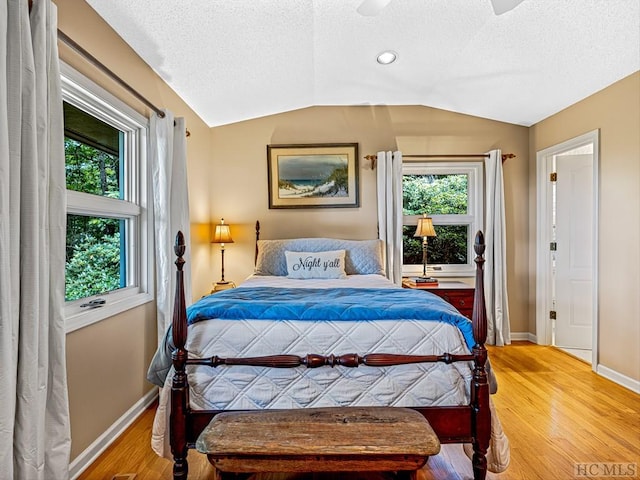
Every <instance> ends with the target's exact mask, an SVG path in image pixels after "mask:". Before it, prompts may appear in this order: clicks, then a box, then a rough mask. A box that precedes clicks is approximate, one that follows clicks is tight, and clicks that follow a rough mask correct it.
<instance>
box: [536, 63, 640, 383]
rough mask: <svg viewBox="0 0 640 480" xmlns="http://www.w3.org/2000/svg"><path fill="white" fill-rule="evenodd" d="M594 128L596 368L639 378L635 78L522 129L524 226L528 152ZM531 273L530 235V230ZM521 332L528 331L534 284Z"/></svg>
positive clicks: (639, 142) (639, 156)
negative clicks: (526, 138)
mask: <svg viewBox="0 0 640 480" xmlns="http://www.w3.org/2000/svg"><path fill="white" fill-rule="evenodd" d="M595 129H599V130H600V185H599V189H600V196H599V199H598V200H599V201H598V204H599V212H598V214H599V219H600V220H599V227H598V236H599V244H598V257H599V261H598V270H599V275H598V284H599V291H598V302H599V309H598V316H599V331H598V344H599V359H598V360H599V363H600V364H601V365H603V366H605V367H607V368H610V369H612V370H615V371H616V372H619V373H621V374H623V375H626V376H628V377H630V378H632V379H634V380H636V381H638V380H640V295H639V292H640V248H638V246H639V245H640V73H638V72H636V73H634V74H633V75H631V76H629V77H627V78H625V79H623V80H621V81H619V82H617V83H615V84H613V85H611V86H610V87H608V88H606V89H604V90H602V91H600V92H598V93H596V94H594V95H592V96H590V97H589V98H587V99H585V100H583V101H581V102H579V103H577V104H575V105H573V106H571V107H569V108H567V109H566V110H563V111H562V112H559V113H557V114H556V115H553V116H552V117H549V118H547V119H546V120H544V121H542V122H540V123H538V124H536V125H534V126H533V127H531V129H530V152H529V156H530V158H531V159H532V161H531V164H530V168H529V178H530V181H529V184H530V205H531V207H530V214H529V224H530V225H533V223H534V222H535V219H536V208H535V205H536V200H535V178H536V166H535V158H536V152H537V151H540V150H542V149H544V148H547V147H550V146H553V145H556V144H558V143H561V142H563V141H565V140H569V139H571V138H574V137H577V136H578V135H581V134H583V133H586V132H589V131H592V130H595ZM529 238H530V243H531V245H532V248H531V251H530V253H531V255H532V256H531V261H530V265H531V271H532V272H535V242H536V235H535V229H534V228H531V234H530V237H529ZM530 289H531V297H530V298H531V308H530V311H529V313H530V317H529V330H530V331H531V332H535V308H534V307H535V282H533V281H531V282H530Z"/></svg>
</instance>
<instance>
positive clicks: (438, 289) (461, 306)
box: [402, 282, 475, 319]
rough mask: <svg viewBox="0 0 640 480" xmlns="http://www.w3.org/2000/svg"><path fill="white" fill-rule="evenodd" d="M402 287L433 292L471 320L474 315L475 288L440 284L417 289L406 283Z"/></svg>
mask: <svg viewBox="0 0 640 480" xmlns="http://www.w3.org/2000/svg"><path fill="white" fill-rule="evenodd" d="M402 286H403V287H404V288H413V289H415V290H426V291H428V292H431V293H433V294H435V295H438V296H439V297H440V298H442V299H443V300H444V301H446V302H448V303H450V304H451V305H453V306H454V307H456V309H458V311H459V312H460V313H461V314H462V315H464V316H465V317H467V318H469V319H471V316H472V315H473V295H474V292H475V288H474V287H472V286H470V285H467V284H466V283H464V282H439V283H438V285H437V286H433V287H421V288H415V287H412V286H411V285H408V284H407V283H406V282H402Z"/></svg>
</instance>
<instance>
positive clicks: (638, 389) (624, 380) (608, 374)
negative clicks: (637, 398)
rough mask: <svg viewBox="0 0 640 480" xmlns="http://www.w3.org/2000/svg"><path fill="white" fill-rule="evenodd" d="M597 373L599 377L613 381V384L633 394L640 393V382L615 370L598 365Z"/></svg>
mask: <svg viewBox="0 0 640 480" xmlns="http://www.w3.org/2000/svg"><path fill="white" fill-rule="evenodd" d="M596 373H597V374H598V375H602V376H603V377H604V378H606V379H608V380H611V381H612V382H615V383H617V384H618V385H622V386H623V387H625V388H628V389H629V390H631V391H632V392H635V393H640V381H638V380H635V379H633V378H631V377H627V376H626V375H623V374H621V373H619V372H616V371H615V370H612V369H610V368H608V367H605V366H604V365H601V364H598V366H597V367H596Z"/></svg>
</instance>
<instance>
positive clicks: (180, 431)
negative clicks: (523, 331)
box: [170, 227, 491, 480]
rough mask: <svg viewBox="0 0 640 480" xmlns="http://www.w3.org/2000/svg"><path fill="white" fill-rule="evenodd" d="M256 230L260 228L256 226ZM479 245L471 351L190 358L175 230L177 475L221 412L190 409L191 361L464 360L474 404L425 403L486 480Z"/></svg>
mask: <svg viewBox="0 0 640 480" xmlns="http://www.w3.org/2000/svg"><path fill="white" fill-rule="evenodd" d="M256 235H259V229H258V227H256ZM474 249H475V252H476V259H475V262H476V284H475V297H474V304H473V316H472V323H473V334H474V339H475V342H476V344H475V346H474V347H473V349H472V352H471V354H469V355H452V354H449V353H444V354H442V355H398V354H384V353H370V354H367V355H363V356H360V355H358V354H356V353H350V354H344V355H319V354H307V355H305V356H298V355H271V356H264V357H253V358H221V357H218V356H213V357H210V358H204V359H189V358H188V352H187V350H186V349H185V345H186V339H187V314H186V304H185V298H184V278H183V265H184V263H185V261H184V258H183V256H184V253H185V244H184V236H183V235H182V233H181V232H178V234H177V235H176V243H175V247H174V251H175V254H176V256H177V257H178V258H177V259H176V261H175V264H176V267H177V271H176V293H175V302H174V311H173V320H172V322H173V323H172V328H173V332H172V334H173V342H174V345H175V349H174V351H173V354H172V359H173V367H174V370H175V373H174V376H173V381H172V385H171V414H170V444H171V452H172V455H173V460H174V465H173V478H174V480H185V479H186V478H187V475H188V464H187V452H188V449H189V448H193V447H194V444H195V439H196V438H197V436H198V435H199V434H200V432H201V431H202V430H203V429H204V427H205V426H206V425H207V424H208V422H209V420H210V419H211V418H213V416H215V415H216V414H217V413H220V412H215V411H206V412H205V411H193V412H192V411H191V409H190V406H189V387H188V383H187V375H186V366H187V365H207V366H210V367H218V366H223V365H226V366H231V365H250V366H258V367H273V368H296V367H307V368H318V367H323V366H329V367H334V366H343V367H352V368H356V367H358V366H359V365H367V366H371V367H387V366H394V365H405V364H410V363H422V362H444V363H452V362H460V361H467V362H468V361H473V362H474V368H473V378H472V382H471V389H470V392H471V397H470V403H469V405H467V406H460V407H420V406H416V407H415V409H416V410H418V411H419V412H420V413H422V415H424V416H425V418H427V420H429V423H430V424H431V426H432V427H433V429H434V431H435V432H436V434H437V435H438V437H439V439H440V441H441V442H442V443H463V442H464V443H467V442H471V443H472V445H473V452H474V453H473V458H472V465H473V471H474V479H475V480H484V479H485V477H486V472H487V460H486V453H487V449H488V446H489V440H490V436H491V411H490V408H489V382H488V378H487V371H486V363H487V350H486V348H485V346H484V343H485V341H486V337H487V318H486V310H485V302H484V279H483V267H484V257H483V254H484V250H485V245H484V236H483V234H482V232H478V233H477V234H476V239H475V245H474Z"/></svg>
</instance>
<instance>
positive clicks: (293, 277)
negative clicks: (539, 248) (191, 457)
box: [148, 223, 509, 480]
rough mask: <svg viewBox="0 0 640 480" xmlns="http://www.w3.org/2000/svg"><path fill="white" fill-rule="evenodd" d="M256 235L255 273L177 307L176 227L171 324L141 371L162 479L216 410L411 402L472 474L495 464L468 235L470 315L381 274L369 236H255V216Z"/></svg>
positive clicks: (498, 448) (179, 469)
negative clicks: (151, 391)
mask: <svg viewBox="0 0 640 480" xmlns="http://www.w3.org/2000/svg"><path fill="white" fill-rule="evenodd" d="M256 236H257V241H256V268H255V273H254V274H253V275H252V276H250V277H249V278H248V279H247V280H246V281H245V282H243V283H242V284H241V285H239V286H238V288H235V289H229V290H224V291H222V292H218V293H215V294H212V295H209V296H205V297H203V298H202V299H201V300H199V301H198V302H196V303H194V304H193V305H191V306H190V307H189V308H188V309H187V308H186V307H185V297H184V286H183V285H184V284H183V271H182V268H183V265H184V263H185V260H184V254H185V245H184V238H183V236H182V234H181V233H178V235H177V236H176V245H175V253H176V256H177V260H176V262H175V263H176V266H177V273H176V278H177V282H176V283H177V285H176V294H175V304H174V312H173V321H172V325H171V327H170V329H169V330H168V331H167V332H166V335H165V341H164V343H163V344H162V345H161V346H160V347H159V348H158V351H157V352H156V355H155V356H154V359H153V361H152V364H151V366H150V368H149V374H148V378H149V380H150V381H153V382H154V383H156V384H158V385H159V386H161V387H162V388H161V393H160V401H159V407H158V409H157V412H156V418H155V421H154V428H153V435H152V446H153V448H154V450H155V451H156V452H157V453H158V454H160V455H164V456H170V458H172V459H173V462H174V467H173V474H174V479H186V478H187V473H188V464H187V452H188V450H189V449H190V448H194V445H195V442H196V439H197V437H198V435H199V434H200V433H201V432H202V430H203V429H204V428H205V427H206V426H207V424H208V423H209V422H210V420H211V419H212V418H213V417H214V416H215V415H216V414H218V413H220V412H223V411H237V410H256V409H296V408H306V407H345V406H360V407H361V406H398V407H411V408H414V409H415V410H417V411H419V412H420V413H421V414H422V415H424V417H425V418H426V419H427V420H428V421H429V423H430V424H431V426H432V428H433V429H434V431H435V432H436V434H437V435H438V437H439V439H440V442H441V443H462V444H465V447H466V451H467V453H468V455H469V456H470V458H471V462H472V466H473V472H474V479H476V480H479V479H484V478H485V477H486V472H487V469H489V470H490V471H495V472H499V471H502V470H504V469H505V468H506V467H507V465H508V457H509V454H508V440H507V439H506V437H505V436H504V433H503V431H502V428H501V426H500V422H499V420H498V418H497V416H496V415H495V411H493V407H492V402H491V400H490V393H491V392H495V390H496V388H497V386H496V382H495V377H494V376H493V373H492V372H491V369H490V365H489V363H488V358H487V351H486V349H485V347H484V342H485V339H486V314H485V307H484V294H483V275H482V267H483V263H484V259H483V256H482V255H483V252H484V244H483V236H482V233H481V232H478V234H477V236H476V242H475V251H476V254H477V257H476V260H475V261H476V265H477V267H476V290H475V298H474V313H473V320H472V321H469V320H468V319H467V318H465V317H463V316H462V315H461V314H460V313H459V312H458V311H457V310H456V309H455V308H454V307H453V306H451V305H449V304H448V303H446V302H445V301H444V300H442V299H440V298H439V297H437V296H436V295H433V294H431V293H429V292H425V291H418V290H411V289H403V288H400V287H398V286H397V285H395V284H393V283H391V282H390V281H389V280H387V279H386V277H385V276H384V267H383V261H382V245H381V241H379V240H340V239H324V238H323V239H317V238H313V239H310V238H306V239H292V240H259V223H257V224H256ZM356 367H357V368H356ZM492 411H493V412H492ZM492 413H493V415H492Z"/></svg>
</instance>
